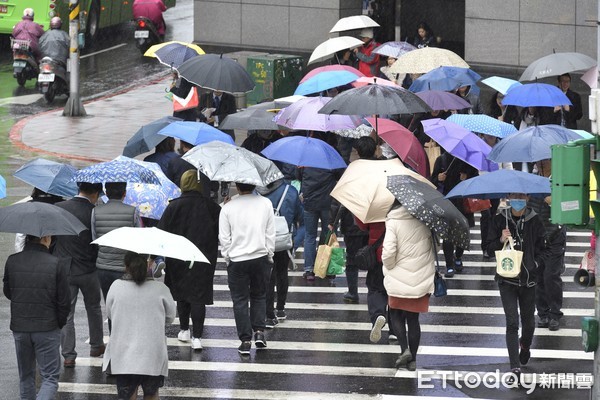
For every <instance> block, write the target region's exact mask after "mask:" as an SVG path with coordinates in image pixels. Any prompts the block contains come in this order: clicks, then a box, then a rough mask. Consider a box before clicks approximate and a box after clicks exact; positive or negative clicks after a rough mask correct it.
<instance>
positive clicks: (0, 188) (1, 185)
mask: <svg viewBox="0 0 600 400" xmlns="http://www.w3.org/2000/svg"><path fill="white" fill-rule="evenodd" d="M5 197H6V179H4V177H2V175H0V199H3V198H5Z"/></svg>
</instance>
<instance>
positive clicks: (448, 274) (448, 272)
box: [444, 267, 454, 278]
mask: <svg viewBox="0 0 600 400" xmlns="http://www.w3.org/2000/svg"><path fill="white" fill-rule="evenodd" d="M453 276H454V268H452V267H450V268H446V273H445V274H444V278H452V277H453Z"/></svg>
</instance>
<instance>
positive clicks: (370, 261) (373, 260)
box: [354, 232, 385, 271]
mask: <svg viewBox="0 0 600 400" xmlns="http://www.w3.org/2000/svg"><path fill="white" fill-rule="evenodd" d="M384 236H385V232H383V233H382V234H381V236H379V239H377V240H376V241H375V243H373V244H368V245H366V246H364V247H361V248H360V249H358V251H357V252H356V254H355V255H354V264H355V265H357V266H358V269H360V270H361V271H370V270H372V269H375V267H376V266H377V249H378V248H379V246H381V243H383V238H384Z"/></svg>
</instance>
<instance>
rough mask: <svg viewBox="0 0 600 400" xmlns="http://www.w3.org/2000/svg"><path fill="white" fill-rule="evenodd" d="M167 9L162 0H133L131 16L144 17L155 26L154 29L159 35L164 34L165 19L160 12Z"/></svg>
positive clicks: (135, 17)
mask: <svg viewBox="0 0 600 400" xmlns="http://www.w3.org/2000/svg"><path fill="white" fill-rule="evenodd" d="M166 10H167V7H166V6H165V3H163V0H134V1H133V18H134V19H137V18H141V17H146V18H148V19H149V20H151V21H152V22H153V23H154V25H155V26H156V30H157V31H158V34H159V35H160V36H161V37H164V36H165V29H166V26H165V20H164V19H163V15H162V13H163V12H165V11H166Z"/></svg>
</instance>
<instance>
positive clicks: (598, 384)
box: [592, 0, 600, 400]
mask: <svg viewBox="0 0 600 400" xmlns="http://www.w3.org/2000/svg"><path fill="white" fill-rule="evenodd" d="M596 37H597V43H596V52H597V53H596V60H600V0H598V10H597V14H596ZM596 68H600V66H597V67H596ZM599 76H600V75H599ZM599 83H600V82H599ZM598 87H599V88H600V85H599V86H598ZM596 101H600V99H598V98H596ZM596 110H598V107H597V106H596ZM596 119H598V116H597V115H596ZM596 122H597V121H596ZM599 145H600V140H599V137H598V136H596V146H595V148H594V154H595V156H596V159H598V158H600V146H599ZM598 193H599V192H596V198H597V199H598V198H600V197H599V196H598ZM599 217H600V216H596V215H595V216H594V218H596V219H597V218H599ZM599 226H600V224H599V223H598V221H597V220H596V221H595V222H594V233H595V234H596V239H598V233H600V232H599V230H598V227H599ZM594 257H595V258H596V265H597V266H598V265H600V264H599V263H598V262H599V261H600V243H598V242H596V249H595V250H594ZM597 273H598V272H597V269H596V274H597ZM594 292H595V293H594V315H595V318H596V320H600V278H598V279H596V285H595V287H594ZM592 399H593V400H600V350H599V349H596V351H595V352H594V383H593V386H592Z"/></svg>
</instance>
